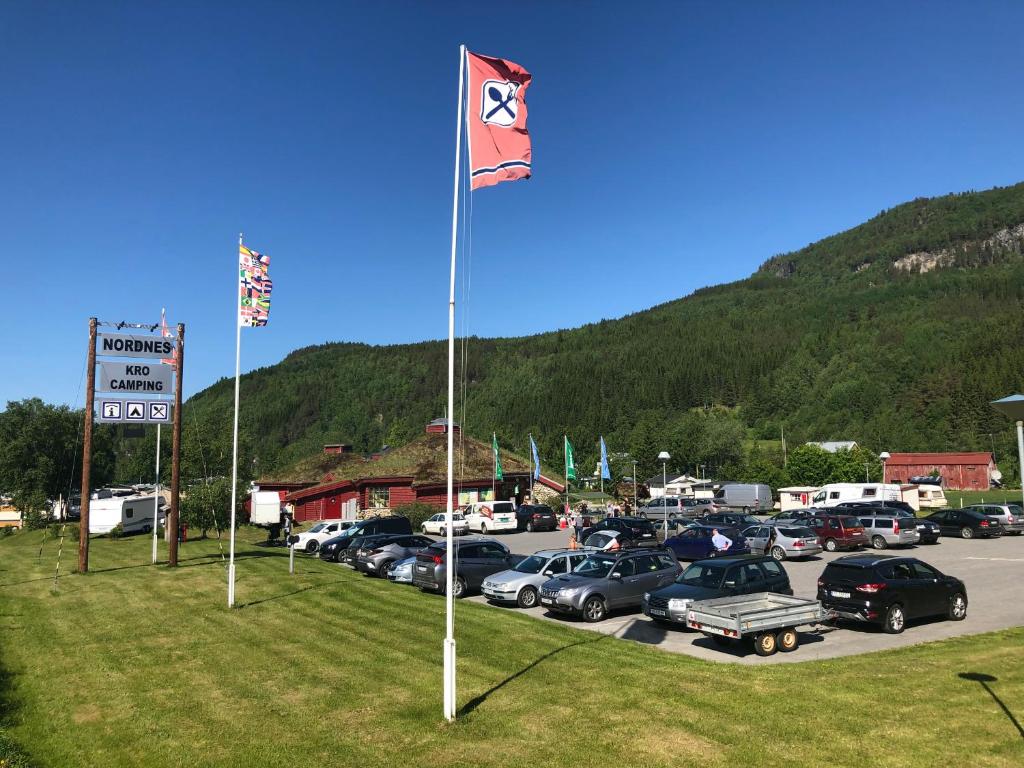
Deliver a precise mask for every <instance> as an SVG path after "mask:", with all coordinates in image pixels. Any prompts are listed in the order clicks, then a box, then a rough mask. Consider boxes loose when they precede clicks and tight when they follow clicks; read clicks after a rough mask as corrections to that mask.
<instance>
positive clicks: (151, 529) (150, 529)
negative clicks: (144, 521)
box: [142, 525, 153, 533]
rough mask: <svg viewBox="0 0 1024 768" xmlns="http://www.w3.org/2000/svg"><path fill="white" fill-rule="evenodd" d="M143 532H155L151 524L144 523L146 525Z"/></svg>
mask: <svg viewBox="0 0 1024 768" xmlns="http://www.w3.org/2000/svg"><path fill="white" fill-rule="evenodd" d="M142 532H143V533H152V532H153V526H151V525H144V526H142Z"/></svg>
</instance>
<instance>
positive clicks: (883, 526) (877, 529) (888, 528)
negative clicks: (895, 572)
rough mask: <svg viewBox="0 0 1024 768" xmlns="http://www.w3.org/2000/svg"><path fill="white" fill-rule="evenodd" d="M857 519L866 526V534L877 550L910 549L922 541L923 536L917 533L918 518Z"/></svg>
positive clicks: (887, 516) (891, 516) (868, 517)
mask: <svg viewBox="0 0 1024 768" xmlns="http://www.w3.org/2000/svg"><path fill="white" fill-rule="evenodd" d="M857 519H858V520H860V524H861V525H863V526H864V533H865V535H866V536H867V537H868V541H870V542H871V546H872V547H874V548H875V549H885V548H886V547H909V546H910V545H911V544H917V542H919V541H920V540H921V534H920V533H918V532H917V518H914V517H896V516H895V515H886V516H884V517H874V516H865V517H858V518H857Z"/></svg>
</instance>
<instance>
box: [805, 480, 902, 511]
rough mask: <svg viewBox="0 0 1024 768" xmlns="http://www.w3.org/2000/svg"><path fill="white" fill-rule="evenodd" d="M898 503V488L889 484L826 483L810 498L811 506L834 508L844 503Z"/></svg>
mask: <svg viewBox="0 0 1024 768" xmlns="http://www.w3.org/2000/svg"><path fill="white" fill-rule="evenodd" d="M881 500H885V501H900V487H899V486H898V485H893V484H891V483H828V484H826V485H823V486H821V490H819V491H818V492H817V493H816V494H814V496H812V497H811V505H812V506H814V507H818V508H827V507H834V506H835V505H836V504H842V503H843V502H844V501H881Z"/></svg>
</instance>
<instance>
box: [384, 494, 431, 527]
mask: <svg viewBox="0 0 1024 768" xmlns="http://www.w3.org/2000/svg"><path fill="white" fill-rule="evenodd" d="M437 511H438V510H437V507H435V506H434V505H433V504H426V503H424V502H422V501H414V502H413V503H412V504H399V505H398V506H397V507H395V508H394V509H392V510H391V513H392V514H394V515H403V516H405V517H408V518H409V522H410V523H412V529H413V530H414V531H418V530H419V528H420V526H421V525H423V521H424V520H426V519H427V518H428V517H433V516H434V515H436V514H437Z"/></svg>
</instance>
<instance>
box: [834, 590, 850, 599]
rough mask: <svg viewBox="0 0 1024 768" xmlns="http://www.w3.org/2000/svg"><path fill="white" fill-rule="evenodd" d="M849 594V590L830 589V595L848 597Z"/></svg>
mask: <svg viewBox="0 0 1024 768" xmlns="http://www.w3.org/2000/svg"><path fill="white" fill-rule="evenodd" d="M849 596H850V593H849V592H836V591H835V590H834V589H833V590H832V597H849Z"/></svg>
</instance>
